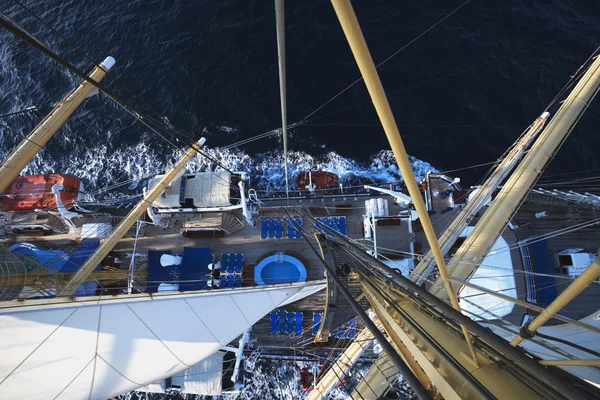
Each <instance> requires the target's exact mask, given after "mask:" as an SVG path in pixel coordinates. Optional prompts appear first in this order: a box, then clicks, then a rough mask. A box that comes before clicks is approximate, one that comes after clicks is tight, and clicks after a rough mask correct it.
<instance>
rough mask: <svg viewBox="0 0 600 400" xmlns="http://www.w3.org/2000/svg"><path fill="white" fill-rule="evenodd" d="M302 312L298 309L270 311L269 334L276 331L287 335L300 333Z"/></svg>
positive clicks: (273, 333) (274, 333)
mask: <svg viewBox="0 0 600 400" xmlns="http://www.w3.org/2000/svg"><path fill="white" fill-rule="evenodd" d="M303 319H304V314H302V313H301V312H300V311H296V312H293V311H284V310H279V311H272V312H271V335H276V334H278V333H280V334H285V333H287V334H288V335H292V334H294V333H295V334H296V335H302V320H303Z"/></svg>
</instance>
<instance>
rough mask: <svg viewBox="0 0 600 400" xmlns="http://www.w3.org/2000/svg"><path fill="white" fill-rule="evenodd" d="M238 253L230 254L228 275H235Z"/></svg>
mask: <svg viewBox="0 0 600 400" xmlns="http://www.w3.org/2000/svg"><path fill="white" fill-rule="evenodd" d="M236 256H237V254H230V255H229V263H228V264H227V275H233V273H234V271H235V258H236Z"/></svg>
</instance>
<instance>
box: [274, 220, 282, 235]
mask: <svg viewBox="0 0 600 400" xmlns="http://www.w3.org/2000/svg"><path fill="white" fill-rule="evenodd" d="M275 239H283V222H281V220H280V219H278V220H276V221H275Z"/></svg>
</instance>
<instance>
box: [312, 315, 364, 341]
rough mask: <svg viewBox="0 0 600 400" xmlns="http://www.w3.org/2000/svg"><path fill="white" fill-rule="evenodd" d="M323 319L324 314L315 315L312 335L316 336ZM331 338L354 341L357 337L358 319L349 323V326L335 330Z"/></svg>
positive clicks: (353, 319) (345, 325)
mask: <svg viewBox="0 0 600 400" xmlns="http://www.w3.org/2000/svg"><path fill="white" fill-rule="evenodd" d="M322 319H323V313H313V327H312V334H313V336H316V335H317V333H318V332H319V328H320V327H321V320H322ZM330 336H331V337H333V338H335V339H354V338H355V337H356V317H354V318H352V319H351V320H350V321H348V323H347V324H344V325H342V326H340V327H339V328H336V329H334V331H333V332H331V333H330Z"/></svg>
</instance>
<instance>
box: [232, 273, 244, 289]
mask: <svg viewBox="0 0 600 400" xmlns="http://www.w3.org/2000/svg"><path fill="white" fill-rule="evenodd" d="M233 286H234V287H242V278H241V277H240V276H239V275H235V276H234V277H233Z"/></svg>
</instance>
